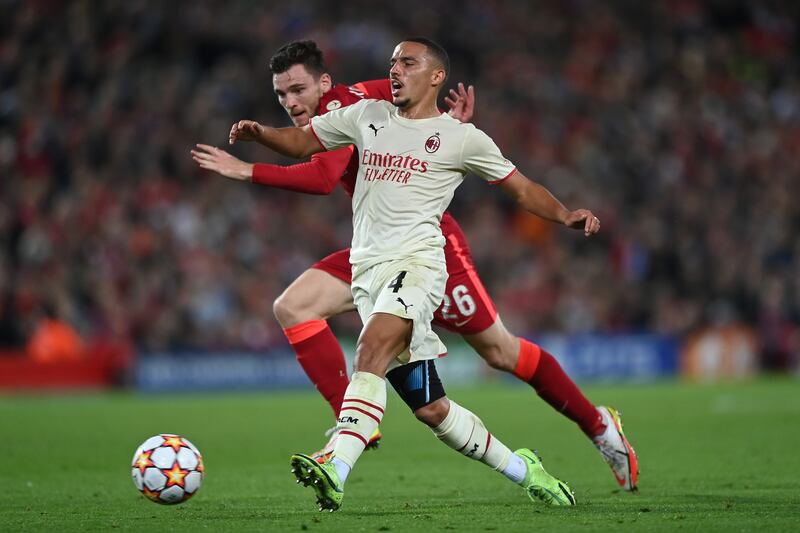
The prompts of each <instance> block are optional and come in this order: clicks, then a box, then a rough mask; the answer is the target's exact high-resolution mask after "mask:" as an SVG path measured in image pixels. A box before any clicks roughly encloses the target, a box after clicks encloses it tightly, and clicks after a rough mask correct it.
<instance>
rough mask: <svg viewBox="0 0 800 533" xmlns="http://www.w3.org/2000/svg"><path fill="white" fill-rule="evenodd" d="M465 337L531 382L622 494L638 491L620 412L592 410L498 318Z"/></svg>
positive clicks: (546, 358) (551, 363) (541, 354)
mask: <svg viewBox="0 0 800 533" xmlns="http://www.w3.org/2000/svg"><path fill="white" fill-rule="evenodd" d="M464 339H465V340H466V341H467V342H468V343H469V344H470V345H471V346H472V347H473V348H474V349H475V351H477V352H478V353H479V354H480V356H481V357H482V358H483V359H484V360H485V361H486V362H487V363H488V364H489V365H490V366H492V367H493V368H496V369H498V370H503V371H505V372H509V373H511V374H513V375H514V376H516V377H517V378H519V379H520V380H521V381H524V382H525V383H527V384H529V385H530V386H531V387H533V389H534V390H535V391H536V393H537V394H538V395H539V396H540V397H541V398H542V399H543V400H544V401H546V402H547V403H548V404H549V405H550V406H551V407H553V409H555V410H556V411H558V412H559V413H561V414H563V415H564V416H566V417H567V418H569V419H570V420H572V421H573V422H575V423H576V424H578V426H579V427H580V428H581V430H582V431H583V432H584V434H586V436H587V437H589V438H590V439H591V440H592V442H593V443H594V445H595V447H596V448H597V449H598V451H599V452H600V453H601V455H602V456H603V458H604V459H605V461H606V463H608V465H609V466H610V467H611V471H612V473H613V474H614V477H615V478H616V480H617V483H619V485H620V486H621V487H623V488H624V489H625V490H631V491H632V490H636V484H637V481H638V474H639V472H638V471H639V465H638V458H637V456H636V452H635V451H634V450H633V447H632V446H631V445H630V443H629V442H628V440H627V439H626V437H625V434H624V433H623V432H622V421H621V419H620V415H619V412H617V411H616V410H615V409H614V408H609V407H599V408H598V407H595V405H594V404H592V402H590V401H589V399H588V398H586V396H585V395H584V394H583V392H581V390H580V388H578V386H577V385H576V384H575V382H574V381H572V379H571V378H570V377H569V376H568V375H567V373H566V372H564V369H563V368H562V367H561V365H560V364H559V363H558V361H557V360H556V358H555V357H553V356H552V355H551V354H550V353H548V352H547V351H546V350H544V349H543V348H541V347H540V346H538V345H537V344H535V343H532V342H530V341H528V340H526V339H523V338H522V337H516V336H514V335H512V334H511V333H510V332H509V331H508V330H507V329H506V328H505V326H504V325H503V323H502V321H501V320H500V317H498V318H497V320H496V321H495V323H494V324H492V326H490V327H489V328H488V329H486V330H484V331H482V332H480V333H477V334H472V335H464Z"/></svg>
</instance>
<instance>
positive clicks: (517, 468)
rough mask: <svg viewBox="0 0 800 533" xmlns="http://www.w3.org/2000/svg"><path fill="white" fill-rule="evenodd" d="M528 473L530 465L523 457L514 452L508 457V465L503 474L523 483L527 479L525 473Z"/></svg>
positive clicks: (518, 483)
mask: <svg viewBox="0 0 800 533" xmlns="http://www.w3.org/2000/svg"><path fill="white" fill-rule="evenodd" d="M527 473H528V465H526V464H525V461H523V460H522V457H520V456H519V455H517V454H515V453H512V454H511V457H509V459H508V465H507V466H506V467H505V468H504V469H503V475H504V476H506V477H507V478H508V479H510V480H511V481H513V482H514V483H516V484H517V485H521V484H522V482H523V481H525V475H526V474H527Z"/></svg>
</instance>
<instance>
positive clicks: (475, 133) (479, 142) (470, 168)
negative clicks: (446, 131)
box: [462, 128, 516, 185]
mask: <svg viewBox="0 0 800 533" xmlns="http://www.w3.org/2000/svg"><path fill="white" fill-rule="evenodd" d="M462 161H463V166H464V170H466V171H467V172H473V173H475V174H477V175H479V176H480V177H481V178H483V179H484V180H486V181H488V182H489V183H490V184H493V185H494V184H497V183H500V182H502V181H504V180H505V179H507V178H508V177H510V176H511V175H512V174H513V173H514V171H515V170H516V167H515V166H514V164H513V163H511V161H509V160H508V159H506V158H505V157H503V154H502V153H500V149H499V148H498V147H497V145H496V144H495V143H494V141H493V140H492V139H491V137H489V136H488V135H486V134H485V133H484V132H482V131H481V130H479V129H477V128H476V129H473V130H471V131H469V132H468V133H467V136H466V138H465V139H464V148H463V150H462Z"/></svg>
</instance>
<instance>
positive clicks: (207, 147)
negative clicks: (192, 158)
mask: <svg viewBox="0 0 800 533" xmlns="http://www.w3.org/2000/svg"><path fill="white" fill-rule="evenodd" d="M196 146H197V147H198V148H200V149H201V150H205V151H206V152H213V151H214V150H219V148H217V147H216V146H211V145H210V144H203V143H197V145H196Z"/></svg>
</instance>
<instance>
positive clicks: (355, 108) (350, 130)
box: [311, 100, 369, 150]
mask: <svg viewBox="0 0 800 533" xmlns="http://www.w3.org/2000/svg"><path fill="white" fill-rule="evenodd" d="M368 102H369V100H362V101H360V102H357V103H355V104H353V105H349V106H347V107H342V108H340V109H335V110H333V111H328V112H327V113H325V114H324V115H317V116H316V117H314V118H313V119H311V131H312V132H313V133H314V135H315V136H316V137H317V140H318V141H319V143H320V144H321V145H322V146H323V147H324V148H325V149H326V150H336V149H337V148H344V147H345V146H350V145H351V144H355V142H356V135H357V134H358V127H357V122H358V119H359V117H360V116H361V114H362V113H363V112H364V108H365V107H366V105H367V103H368Z"/></svg>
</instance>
